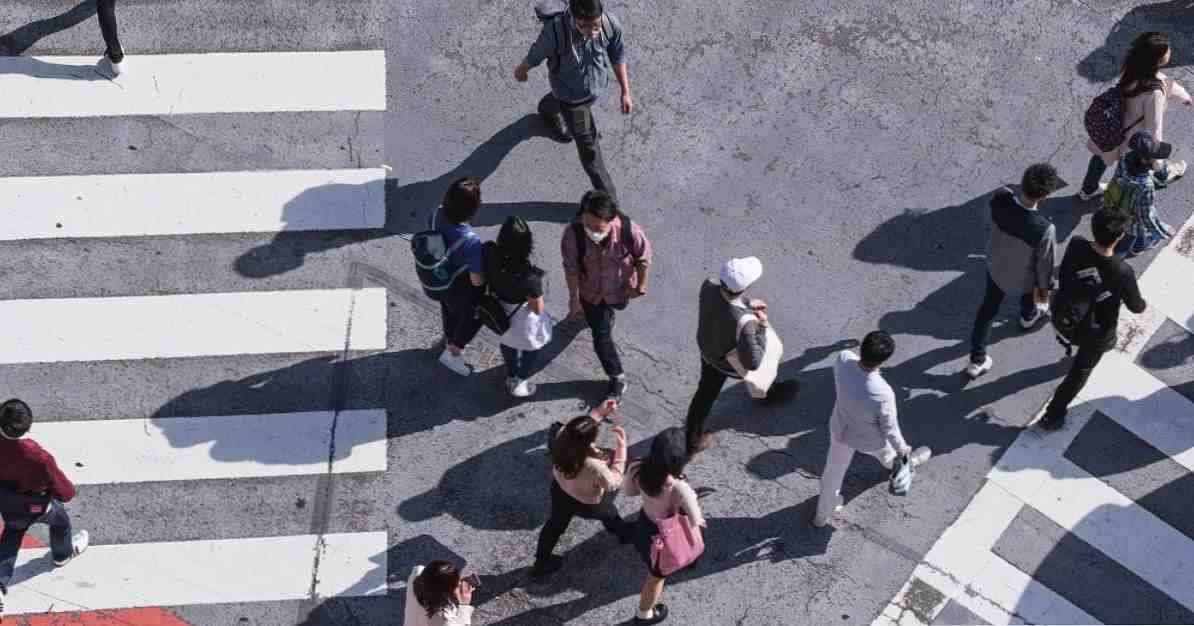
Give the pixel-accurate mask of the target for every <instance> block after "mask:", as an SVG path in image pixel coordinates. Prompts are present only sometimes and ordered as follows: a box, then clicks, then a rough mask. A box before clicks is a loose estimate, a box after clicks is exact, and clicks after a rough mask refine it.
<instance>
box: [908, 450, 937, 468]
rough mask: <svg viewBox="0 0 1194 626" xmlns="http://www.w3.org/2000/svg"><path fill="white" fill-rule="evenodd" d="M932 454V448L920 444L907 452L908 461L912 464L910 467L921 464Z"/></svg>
mask: <svg viewBox="0 0 1194 626" xmlns="http://www.w3.org/2000/svg"><path fill="white" fill-rule="evenodd" d="M932 456H933V449H932V448H930V447H928V446H920V447H918V448H916V449H915V450H913V451H912V452H911V453H909V454H908V462H909V463H911V464H912V467H916V466H917V465H923V464H924V462H925V461H928V460H929V458H930V457H932Z"/></svg>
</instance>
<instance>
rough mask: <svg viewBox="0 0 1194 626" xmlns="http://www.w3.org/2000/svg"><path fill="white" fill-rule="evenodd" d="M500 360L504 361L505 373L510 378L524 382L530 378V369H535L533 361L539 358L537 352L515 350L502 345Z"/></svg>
mask: <svg viewBox="0 0 1194 626" xmlns="http://www.w3.org/2000/svg"><path fill="white" fill-rule="evenodd" d="M501 348H502V358H504V359H505V360H506V372H507V374H506V375H507V376H509V377H510V378H517V379H518V380H526V379H528V378H530V377H531V368H533V367H535V360H536V359H538V358H539V351H538V350H515V349H514V348H511V347H510V346H507V345H502V346H501Z"/></svg>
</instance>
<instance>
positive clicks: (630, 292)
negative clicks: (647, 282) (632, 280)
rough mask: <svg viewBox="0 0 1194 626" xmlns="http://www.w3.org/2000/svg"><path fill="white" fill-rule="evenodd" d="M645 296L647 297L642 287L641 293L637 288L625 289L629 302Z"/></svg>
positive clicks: (645, 290)
mask: <svg viewBox="0 0 1194 626" xmlns="http://www.w3.org/2000/svg"><path fill="white" fill-rule="evenodd" d="M645 295H647V289H646V288H645V287H643V288H642V290H641V291H640V288H638V287H627V288H626V297H627V298H630V299H631V300H633V299H635V298H641V297H643V296H645Z"/></svg>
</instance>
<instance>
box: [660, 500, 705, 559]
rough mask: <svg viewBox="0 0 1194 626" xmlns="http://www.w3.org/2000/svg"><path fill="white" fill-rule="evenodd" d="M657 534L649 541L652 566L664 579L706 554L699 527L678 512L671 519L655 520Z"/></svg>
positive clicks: (678, 510)
mask: <svg viewBox="0 0 1194 626" xmlns="http://www.w3.org/2000/svg"><path fill="white" fill-rule="evenodd" d="M654 521H655V526H656V527H657V528H658V529H659V534H657V535H655V536H654V537H652V538H651V563H653V564H654V565H655V571H657V572H659V573H660V574H663V575H664V576H671V575H672V574H674V573H676V572H678V571H680V570H682V569H684V568H686V567H688V566H689V565H692V564H693V563H695V562H696V560H697V559H698V558H699V557H700V556H701V554H702V553H704V552H705V538H704V537H702V536H701V527H700V526H697V525H696V523H695V522H693V521H692V520H691V519H689V518H688V516H687V515H685V514H684V511H683V510H681V509H679V508H677V509H676V512H675V513H673V514H672V516H671V517H665V518H663V519H659V520H654Z"/></svg>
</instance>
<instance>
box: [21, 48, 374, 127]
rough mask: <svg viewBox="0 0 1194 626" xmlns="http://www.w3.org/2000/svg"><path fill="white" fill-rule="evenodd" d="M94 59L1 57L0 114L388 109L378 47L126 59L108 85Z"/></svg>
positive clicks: (143, 113)
mask: <svg viewBox="0 0 1194 626" xmlns="http://www.w3.org/2000/svg"><path fill="white" fill-rule="evenodd" d="M98 58H99V57H98V56H91V57H78V56H44V57H23V56H22V57H3V58H0V93H3V94H5V97H4V98H0V117H24V118H45V117H95V116H107V115H182V114H188V113H267V112H280V111H384V110H385V108H386V96H385V84H386V81H385V51H384V50H348V51H339V52H244V53H225V52H215V53H208V54H145V55H132V56H129V58H128V59H127V61H126V62H125V66H126V70H127V72H126V73H124V74H122V75H121V76H120V77H118V78H116V79H115V80H111V79H109V78H108V77H106V76H103V75H101V74H100V73H99V71H98V70H97V69H96V66H95V63H96V61H97V60H98Z"/></svg>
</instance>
